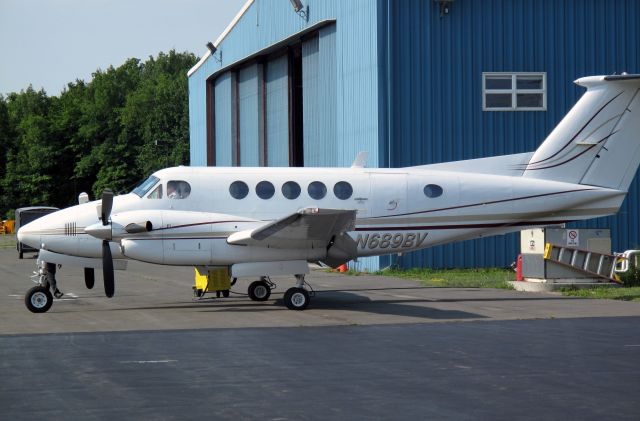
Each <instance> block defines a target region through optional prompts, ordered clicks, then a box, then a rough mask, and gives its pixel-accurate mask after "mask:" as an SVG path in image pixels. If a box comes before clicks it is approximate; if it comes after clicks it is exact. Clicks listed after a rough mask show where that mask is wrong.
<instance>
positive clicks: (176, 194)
mask: <svg viewBox="0 0 640 421" xmlns="http://www.w3.org/2000/svg"><path fill="white" fill-rule="evenodd" d="M190 194H191V186H190V185H189V183H187V182H186V181H183V180H171V181H169V182H168V183H167V197H168V198H169V199H186V198H187V197H189V195H190Z"/></svg>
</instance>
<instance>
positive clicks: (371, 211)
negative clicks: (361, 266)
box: [21, 167, 624, 266]
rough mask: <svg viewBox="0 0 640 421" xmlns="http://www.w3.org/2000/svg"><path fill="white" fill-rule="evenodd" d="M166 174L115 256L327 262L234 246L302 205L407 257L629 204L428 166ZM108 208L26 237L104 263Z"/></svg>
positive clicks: (612, 193)
mask: <svg viewBox="0 0 640 421" xmlns="http://www.w3.org/2000/svg"><path fill="white" fill-rule="evenodd" d="M154 177H155V181H154V180H151V181H150V182H149V183H148V184H149V186H146V190H145V191H138V192H137V193H138V194H136V193H129V194H126V195H121V196H117V197H116V198H115V199H114V204H113V211H112V214H111V220H112V221H113V223H114V228H113V238H112V240H113V242H112V243H111V245H112V253H113V255H114V257H115V258H123V257H129V258H133V259H136V260H141V261H146V262H151V263H160V264H171V265H212V266H215V265H230V264H233V263H239V262H256V261H278V260H283V259H285V260H307V261H318V260H319V261H322V260H323V257H324V256H325V254H326V249H324V248H303V247H298V246H297V245H296V244H293V243H292V245H291V248H283V247H282V246H280V247H277V248H271V247H251V246H248V247H243V246H237V245H232V244H228V242H227V238H228V237H229V236H230V235H231V234H233V233H235V232H240V231H243V230H247V229H251V228H253V227H258V226H260V225H264V224H265V222H266V221H271V220H275V219H277V218H279V217H281V216H282V215H286V214H290V213H292V212H296V211H297V210H299V209H302V208H328V209H352V210H353V209H355V210H357V217H356V223H355V227H354V229H353V230H351V231H350V232H349V236H351V238H353V239H354V240H355V242H356V245H357V256H355V257H362V256H374V255H383V254H390V253H405V252H409V251H413V250H418V249H421V248H425V247H429V246H433V245H436V244H441V243H447V242H451V241H458V240H465V239H470V238H477V237H482V236H485V235H495V234H503V233H507V232H511V231H516V230H519V229H521V228H523V227H529V226H541V225H552V224H558V223H563V222H567V221H571V220H578V219H586V218H593V217H597V216H603V215H607V214H612V213H615V211H616V210H617V208H618V207H619V205H620V203H621V201H622V200H623V199H624V192H621V191H618V190H614V189H608V188H600V187H595V186H585V185H580V184H572V183H564V182H557V181H548V180H539V179H531V178H523V177H516V176H509V175H506V176H505V175H490V174H483V173H473V172H459V171H446V170H429V169H428V167H410V168H400V169H367V168H345V169H338V168H332V169H327V168H216V167H207V168H197V167H176V168H169V169H165V170H161V171H158V172H157V173H155V174H154ZM176 183H182V185H183V186H188V193H187V194H186V195H185V194H184V192H183V197H182V198H179V197H176V196H173V197H169V194H168V192H169V190H170V184H174V185H175V184H176ZM185 183H186V184H185ZM234 183H235V184H234ZM141 192H142V194H140V193H141ZM234 196H235V197H234ZM98 204H99V201H98V202H89V203H86V204H82V205H78V206H73V207H70V208H67V209H63V210H61V211H59V212H56V213H54V214H51V215H48V216H45V217H44V218H41V219H39V220H37V221H36V222H34V223H33V224H32V225H29V226H28V227H26V228H27V229H26V230H23V232H21V237H22V241H23V242H25V243H28V244H35V245H36V246H37V247H41V248H43V249H45V250H49V251H52V252H55V253H61V254H69V255H74V256H81V257H91V258H98V257H100V255H101V240H100V239H97V238H95V237H94V236H92V235H88V233H87V232H86V231H85V229H86V227H89V226H91V225H93V224H96V223H98V222H99V220H98V215H97V213H96V206H97V205H98ZM147 222H150V223H151V226H152V227H153V229H152V230H150V231H144V230H143V232H136V233H128V232H125V231H124V230H122V229H121V230H120V231H118V227H124V226H126V225H128V224H145V223H147ZM118 243H119V244H118Z"/></svg>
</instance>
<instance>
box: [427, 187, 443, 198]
mask: <svg viewBox="0 0 640 421" xmlns="http://www.w3.org/2000/svg"><path fill="white" fill-rule="evenodd" d="M424 195H425V196H427V197H430V198H431V199H433V198H436V197H440V196H442V187H440V186H439V185H437V184H427V185H426V186H424Z"/></svg>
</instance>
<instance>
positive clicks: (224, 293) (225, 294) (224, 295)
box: [222, 289, 229, 298]
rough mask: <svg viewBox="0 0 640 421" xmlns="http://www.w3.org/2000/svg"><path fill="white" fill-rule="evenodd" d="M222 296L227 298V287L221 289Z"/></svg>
mask: <svg viewBox="0 0 640 421" xmlns="http://www.w3.org/2000/svg"><path fill="white" fill-rule="evenodd" d="M222 296H223V297H224V298H229V290H228V289H223V290H222Z"/></svg>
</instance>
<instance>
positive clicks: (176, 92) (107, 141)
mask: <svg viewBox="0 0 640 421" xmlns="http://www.w3.org/2000/svg"><path fill="white" fill-rule="evenodd" d="M195 62H196V57H195V56H194V55H193V54H191V53H176V52H175V51H173V50H171V51H170V52H169V53H167V54H165V53H160V54H158V56H157V58H154V57H149V59H148V60H147V61H146V62H144V63H142V62H141V61H140V60H138V59H133V58H132V59H129V60H127V61H126V62H125V63H123V64H122V65H121V66H119V67H117V68H114V67H113V66H110V67H109V68H108V69H107V70H104V71H103V70H97V71H96V72H95V73H93V79H92V80H91V81H89V82H88V83H86V82H84V81H82V80H76V81H75V82H72V83H69V84H68V85H67V87H66V88H65V89H64V90H63V92H62V93H61V94H60V95H59V96H57V97H48V96H47V95H46V93H45V92H44V91H43V90H41V91H35V90H34V89H33V88H32V87H31V86H29V87H28V88H27V89H26V90H23V91H21V92H20V93H11V94H9V95H8V96H7V97H6V98H3V97H0V147H2V156H0V188H1V189H2V192H1V193H2V194H0V213H5V212H6V211H7V210H8V209H14V208H17V207H21V206H28V205H55V206H58V207H64V206H68V205H71V204H73V203H74V202H75V201H76V198H77V195H78V194H79V193H80V192H82V191H86V192H92V193H93V194H92V196H93V197H94V198H95V197H98V196H99V195H100V194H101V192H102V190H103V189H104V188H106V187H109V188H112V189H113V190H115V191H122V190H129V189H130V188H131V187H132V186H133V185H134V184H135V182H137V181H138V180H140V179H142V178H145V177H146V176H147V175H148V174H149V173H151V172H153V171H155V170H157V169H159V168H162V167H165V166H167V165H180V164H188V157H189V143H188V142H189V136H188V135H189V132H188V127H189V122H188V94H187V76H186V72H187V70H188V69H189V68H190V67H191V66H193V64H195ZM156 141H160V145H159V146H158V145H156Z"/></svg>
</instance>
